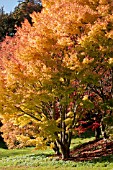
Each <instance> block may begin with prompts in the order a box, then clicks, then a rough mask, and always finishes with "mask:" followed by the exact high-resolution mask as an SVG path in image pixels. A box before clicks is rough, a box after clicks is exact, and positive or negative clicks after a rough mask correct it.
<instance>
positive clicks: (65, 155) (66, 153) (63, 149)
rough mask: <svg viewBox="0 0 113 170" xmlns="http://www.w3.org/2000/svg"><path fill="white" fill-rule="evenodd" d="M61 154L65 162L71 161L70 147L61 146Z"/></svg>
mask: <svg viewBox="0 0 113 170" xmlns="http://www.w3.org/2000/svg"><path fill="white" fill-rule="evenodd" d="M61 152H62V159H63V160H67V159H69V157H70V149H69V147H68V145H67V146H64V145H63V146H61Z"/></svg>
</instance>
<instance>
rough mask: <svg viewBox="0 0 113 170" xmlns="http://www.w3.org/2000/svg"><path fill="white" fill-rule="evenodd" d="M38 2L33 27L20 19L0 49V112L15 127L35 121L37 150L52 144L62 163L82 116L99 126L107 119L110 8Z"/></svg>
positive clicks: (104, 2)
mask: <svg viewBox="0 0 113 170" xmlns="http://www.w3.org/2000/svg"><path fill="white" fill-rule="evenodd" d="M42 4H43V7H44V8H43V10H42V12H41V13H35V12H34V13H33V14H32V15H31V17H32V20H33V27H31V25H30V24H29V23H28V22H27V21H25V22H24V23H23V24H22V28H18V31H17V33H16V36H15V37H14V38H13V39H11V40H10V39H9V38H7V39H6V40H5V41H4V42H3V43H2V45H1V51H2V54H1V68H2V71H1V83H2V86H1V89H3V90H2V93H3V94H2V95H1V113H2V115H3V117H4V119H7V118H8V119H10V120H12V121H14V122H15V123H17V124H18V123H23V122H24V125H25V123H26V124H28V122H29V121H31V120H32V121H35V123H36V124H37V127H38V128H39V133H38V134H37V135H34V138H35V142H36V147H37V148H39V147H44V146H46V144H47V143H48V142H51V143H54V149H55V150H56V151H57V153H59V146H60V150H61V153H62V158H63V159H67V158H69V156H70V144H71V139H72V136H73V133H75V132H76V131H75V128H76V126H77V123H78V122H79V120H80V119H81V118H82V117H84V116H85V115H86V114H88V113H89V112H92V114H94V113H99V114H100V115H101V116H102V119H101V120H100V122H99V125H101V124H102V121H103V119H104V118H105V116H106V115H109V116H112V108H113V107H112V100H113V90H112V89H113V83H112V82H113V77H112V70H113V69H112V63H113V58H112V45H113V40H112V27H113V23H112V10H113V6H112V1H108V0H101V1H100V0H98V1H97V0H96V1H95V0H92V1H90V0H85V1H83V0H78V1H76V0H72V1H70V0H62V1H61V0H57V1H56V2H53V1H52V0H48V1H45V0H43V1H42ZM103 9H104V10H103ZM6 49H10V52H8V53H6V52H7V50H6ZM3 63H4V64H3ZM108 81H109V82H108ZM108 93H109V95H108ZM104 99H105V100H104ZM97 100H98V103H97V102H96V101H97ZM95 123H96V122H95ZM106 125H109V124H108V123H107V124H106ZM20 140H21V136H20ZM27 140H28V143H29V141H31V140H30V139H28V138H27Z"/></svg>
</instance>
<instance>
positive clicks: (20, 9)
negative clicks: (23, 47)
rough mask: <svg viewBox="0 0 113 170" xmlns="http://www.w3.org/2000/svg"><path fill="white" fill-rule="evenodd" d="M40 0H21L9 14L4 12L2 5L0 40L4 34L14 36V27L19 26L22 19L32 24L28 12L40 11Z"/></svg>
mask: <svg viewBox="0 0 113 170" xmlns="http://www.w3.org/2000/svg"><path fill="white" fill-rule="evenodd" d="M39 2H40V1H36V2H35V1H24V2H23V1H22V2H20V3H19V5H18V6H16V7H15V9H14V11H13V12H11V13H10V14H7V13H5V11H4V9H3V7H1V12H0V41H3V39H4V38H5V36H6V35H7V36H14V35H15V33H16V27H17V26H21V23H22V22H24V19H28V21H29V22H30V24H32V21H31V17H30V14H31V13H32V12H33V11H35V12H41V9H42V6H41V3H39Z"/></svg>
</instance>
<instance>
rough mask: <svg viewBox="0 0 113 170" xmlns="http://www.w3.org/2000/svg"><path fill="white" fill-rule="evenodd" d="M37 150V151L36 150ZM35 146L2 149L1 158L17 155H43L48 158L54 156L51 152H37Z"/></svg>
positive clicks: (0, 151) (42, 156)
mask: <svg viewBox="0 0 113 170" xmlns="http://www.w3.org/2000/svg"><path fill="white" fill-rule="evenodd" d="M36 152H37V151H36ZM36 152H35V150H34V148H24V149H14V150H13V149H11V150H8V149H0V159H1V158H8V157H15V156H20V157H21V156H27V157H29V158H30V157H41V158H46V157H49V156H52V154H50V153H44V152H43V151H39V153H36Z"/></svg>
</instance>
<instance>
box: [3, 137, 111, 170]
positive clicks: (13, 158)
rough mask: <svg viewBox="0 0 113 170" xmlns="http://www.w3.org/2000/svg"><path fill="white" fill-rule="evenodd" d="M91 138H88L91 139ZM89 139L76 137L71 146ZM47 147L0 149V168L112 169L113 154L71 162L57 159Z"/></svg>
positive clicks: (41, 169)
mask: <svg viewBox="0 0 113 170" xmlns="http://www.w3.org/2000/svg"><path fill="white" fill-rule="evenodd" d="M92 139H93V138H91V139H90V140H92ZM88 140H89V139H82V140H81V139H79V138H76V139H74V140H73V141H72V146H71V148H72V147H74V146H75V145H78V144H80V143H84V142H86V141H88ZM53 154H54V152H53V151H52V150H50V149H49V148H48V149H47V150H45V151H42V150H35V149H34V148H25V149H14V150H7V149H2V148H1V149H0V170H24V169H27V170H113V156H112V155H111V156H109V157H106V158H101V159H100V160H98V161H97V160H95V161H92V162H79V163H77V162H72V161H62V160H58V159H57V158H55V157H54V156H53Z"/></svg>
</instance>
